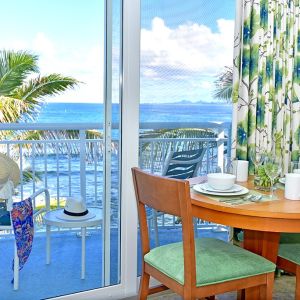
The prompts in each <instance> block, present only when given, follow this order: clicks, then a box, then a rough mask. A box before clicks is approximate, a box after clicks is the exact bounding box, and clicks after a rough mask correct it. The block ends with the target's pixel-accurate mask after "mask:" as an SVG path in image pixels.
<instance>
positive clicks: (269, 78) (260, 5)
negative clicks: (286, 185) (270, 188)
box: [232, 0, 300, 171]
mask: <svg viewBox="0 0 300 300" xmlns="http://www.w3.org/2000/svg"><path fill="white" fill-rule="evenodd" d="M238 3H239V5H240V7H239V9H238V12H239V13H237V16H236V25H237V26H236V32H235V47H234V68H233V81H234V82H233V98H234V99H233V135H232V136H233V140H234V149H233V156H235V157H237V158H239V159H247V156H248V151H249V149H250V148H256V150H257V151H264V150H265V151H272V152H273V153H274V155H277V156H279V155H280V156H282V158H283V161H284V170H285V171H287V168H288V163H289V161H290V160H291V159H293V160H294V159H299V149H300V0H293V1H291V0H258V1H248V0H239V1H238Z"/></svg>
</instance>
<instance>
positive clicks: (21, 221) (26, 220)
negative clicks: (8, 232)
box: [11, 198, 34, 270]
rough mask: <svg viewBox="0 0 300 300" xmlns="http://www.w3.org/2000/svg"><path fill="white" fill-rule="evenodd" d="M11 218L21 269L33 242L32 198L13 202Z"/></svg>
mask: <svg viewBox="0 0 300 300" xmlns="http://www.w3.org/2000/svg"><path fill="white" fill-rule="evenodd" d="M11 219H12V223H13V229H14V233H15V239H16V244H17V252H18V257H19V270H21V269H22V268H23V266H24V264H25V263H26V261H27V259H28V257H29V255H30V252H31V249H32V242H33V234H34V228H33V209H32V202H31V199H30V198H28V199H25V200H23V201H20V202H15V203H13V208H12V211H11ZM13 265H14V264H13Z"/></svg>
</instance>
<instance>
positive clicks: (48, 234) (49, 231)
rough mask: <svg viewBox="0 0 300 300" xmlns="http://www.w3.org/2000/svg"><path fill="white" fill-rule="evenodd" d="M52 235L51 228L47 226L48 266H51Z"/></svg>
mask: <svg viewBox="0 0 300 300" xmlns="http://www.w3.org/2000/svg"><path fill="white" fill-rule="evenodd" d="M50 235H51V226H50V225H46V264H47V265H49V264H50V260H51V257H50V251H51V249H50V248H51V245H50Z"/></svg>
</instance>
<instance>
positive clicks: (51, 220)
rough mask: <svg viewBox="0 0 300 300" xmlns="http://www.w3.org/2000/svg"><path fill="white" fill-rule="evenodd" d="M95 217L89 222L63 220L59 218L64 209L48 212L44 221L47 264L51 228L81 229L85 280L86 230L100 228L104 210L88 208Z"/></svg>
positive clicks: (82, 264) (47, 262)
mask: <svg viewBox="0 0 300 300" xmlns="http://www.w3.org/2000/svg"><path fill="white" fill-rule="evenodd" d="M87 209H88V210H89V211H90V212H91V213H93V214H94V215H95V216H94V217H92V218H90V219H87V220H78V221H77V220H72V221H69V220H62V219H60V218H59V217H58V216H60V215H61V212H62V211H63V208H62V209H55V210H50V211H48V212H47V213H46V214H45V215H44V216H43V220H44V222H45V225H46V239H47V240H46V264H47V265H48V264H50V259H51V258H50V233H51V226H56V227H61V228H78V227H80V228H81V279H85V253H86V249H85V237H86V228H87V227H94V226H99V225H100V224H101V222H102V210H101V209H100V208H98V207H88V208H87Z"/></svg>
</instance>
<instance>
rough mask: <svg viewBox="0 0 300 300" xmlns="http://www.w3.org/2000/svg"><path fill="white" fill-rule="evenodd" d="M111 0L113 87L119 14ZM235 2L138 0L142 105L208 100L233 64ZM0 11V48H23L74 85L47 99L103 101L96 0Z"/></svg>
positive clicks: (32, 0) (43, 2) (16, 1)
mask: <svg viewBox="0 0 300 300" xmlns="http://www.w3.org/2000/svg"><path fill="white" fill-rule="evenodd" d="M112 1H113V4H116V5H115V6H114V7H116V9H115V12H114V25H113V26H114V29H115V34H114V36H113V47H114V49H113V51H114V64H115V65H114V77H113V80H114V82H115V84H114V89H116V87H117V85H116V82H117V78H118V77H117V69H118V51H119V42H118V33H119V32H118V30H117V29H118V26H119V19H118V10H117V6H118V5H117V3H118V0H112ZM234 2H235V0H214V1H207V0H185V1H182V0H141V70H140V72H141V99H140V101H141V103H153V102H155V103H162V102H164V103H168V102H177V101H182V100H189V101H191V102H197V101H206V102H211V101H215V100H214V99H213V97H212V93H213V87H214V85H213V82H214V80H215V78H216V75H217V74H218V73H219V72H220V71H221V70H222V68H223V67H224V66H228V65H229V66H230V65H232V53H233V28H234V17H235V3H234ZM1 12H2V14H1V18H0V36H1V39H0V49H13V50H29V51H31V52H33V53H35V54H38V55H39V67H40V73H41V74H42V75H43V74H50V73H61V74H63V75H66V76H72V77H74V78H76V79H78V80H79V81H80V82H81V84H80V85H79V86H78V87H77V88H76V89H75V90H72V91H67V92H65V93H64V94H62V95H59V96H55V97H53V98H49V99H47V101H49V102H93V103H100V102H103V101H102V99H103V65H104V64H103V61H104V50H103V45H104V2H103V0H26V1H24V0H10V1H7V0H5V1H4V0H1ZM12 16H13V18H12ZM115 95H117V93H116V94H115Z"/></svg>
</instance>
